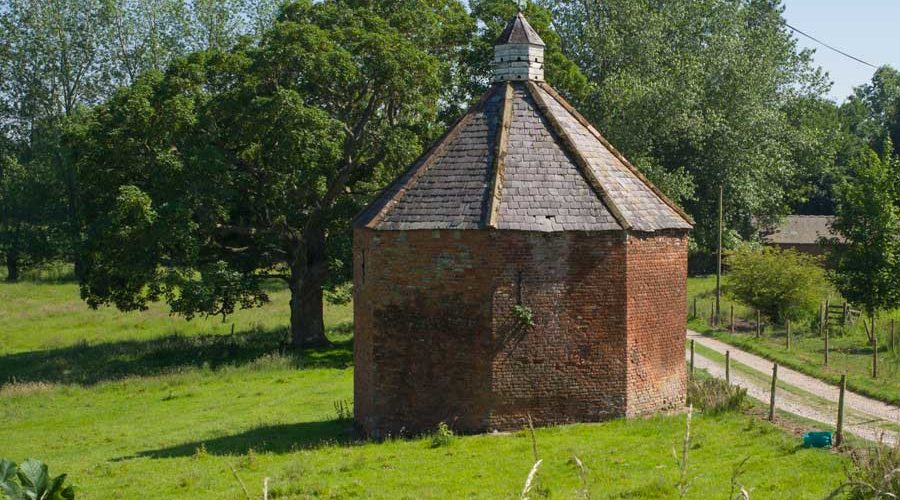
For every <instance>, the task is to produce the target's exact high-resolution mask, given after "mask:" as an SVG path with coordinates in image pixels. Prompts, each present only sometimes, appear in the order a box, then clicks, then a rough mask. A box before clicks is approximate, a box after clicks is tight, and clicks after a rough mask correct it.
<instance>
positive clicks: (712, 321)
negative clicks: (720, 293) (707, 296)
mask: <svg viewBox="0 0 900 500" xmlns="http://www.w3.org/2000/svg"><path fill="white" fill-rule="evenodd" d="M716 324H717V323H716V303H715V302H713V303H712V304H710V305H709V325H710V326H716Z"/></svg>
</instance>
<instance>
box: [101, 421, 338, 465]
mask: <svg viewBox="0 0 900 500" xmlns="http://www.w3.org/2000/svg"><path fill="white" fill-rule="evenodd" d="M353 440H354V432H353V423H352V422H351V421H348V420H338V419H335V420H324V421H319V422H299V423H295V424H280V425H267V426H262V427H257V428H254V429H250V430H248V431H245V432H242V433H240V434H235V435H232V436H223V437H219V438H213V439H207V440H205V441H194V442H190V443H183V444H179V445H176V446H170V447H167V448H160V449H157V450H147V451H140V452H138V453H136V454H135V455H133V456H129V457H122V458H120V459H118V460H128V459H131V458H139V457H149V458H177V457H189V456H194V455H196V454H198V450H203V451H201V452H200V453H204V452H205V453H208V454H210V455H243V454H246V453H248V452H249V451H250V450H251V449H253V451H255V452H259V453H266V452H271V453H276V454H278V453H288V452H291V451H296V450H303V449H314V448H320V447H324V446H331V445H335V444H345V443H350V442H352V441H353Z"/></svg>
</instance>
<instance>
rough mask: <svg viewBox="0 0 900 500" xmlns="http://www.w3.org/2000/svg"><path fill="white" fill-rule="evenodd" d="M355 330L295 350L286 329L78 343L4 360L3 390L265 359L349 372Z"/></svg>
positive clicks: (0, 364)
mask: <svg viewBox="0 0 900 500" xmlns="http://www.w3.org/2000/svg"><path fill="white" fill-rule="evenodd" d="M352 331H353V326H352V324H350V323H344V324H341V325H339V326H338V327H336V328H333V329H331V330H330V331H329V337H331V338H332V340H333V345H332V346H331V347H326V348H321V349H308V350H304V351H295V350H293V349H292V348H291V347H290V345H289V343H288V337H287V332H286V330H285V329H283V328H279V329H273V330H251V331H246V332H240V333H235V334H234V335H197V336H183V335H170V336H167V337H160V338H156V339H151V340H141V341H120V342H109V343H101V344H94V345H90V344H86V343H82V344H76V345H73V346H69V347H63V348H59V349H50V350H45V351H32V352H25V353H17V354H10V355H7V356H0V386H3V385H4V384H7V383H13V382H46V383H59V384H82V385H92V384H96V383H98V382H104V381H109V380H118V379H122V378H126V377H134V376H152V375H159V374H164V373H171V372H175V371H179V370H183V369H189V368H209V369H213V370H215V369H217V368H221V367H224V366H241V365H245V364H249V363H252V362H254V361H255V360H257V359H259V358H262V357H264V356H272V355H280V356H284V357H287V358H289V361H290V363H291V364H292V365H293V366H295V367H297V368H310V367H322V368H346V367H348V366H350V365H351V364H352V362H353V340H352V337H351V335H352Z"/></svg>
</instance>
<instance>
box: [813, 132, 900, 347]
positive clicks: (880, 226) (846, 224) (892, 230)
mask: <svg viewBox="0 0 900 500" xmlns="http://www.w3.org/2000/svg"><path fill="white" fill-rule="evenodd" d="M892 149H893V147H892V145H891V144H890V142H889V141H888V142H887V143H886V144H885V146H884V151H888V153H885V154H884V155H882V156H881V157H879V156H878V155H877V154H876V153H875V152H874V151H868V152H866V153H863V154H860V155H859V156H858V157H856V158H855V159H854V160H853V162H852V163H851V172H852V175H850V176H848V177H847V178H846V179H844V180H843V181H842V183H841V184H840V185H839V186H838V189H837V212H836V217H835V220H834V222H833V224H832V229H833V231H834V233H835V234H836V236H837V237H836V238H834V239H832V240H830V241H828V243H829V245H830V247H831V252H830V257H829V261H830V266H831V268H832V269H833V272H832V275H831V279H832V281H833V282H834V284H835V286H836V287H837V289H838V290H839V291H840V292H841V295H843V296H844V297H845V298H846V299H847V300H848V301H849V302H850V303H852V304H856V305H857V306H859V307H860V308H861V309H863V310H864V311H865V312H866V313H867V314H869V316H870V317H871V318H872V321H873V322H874V319H875V314H876V313H877V312H878V311H879V310H882V309H886V308H892V307H894V306H896V304H897V302H898V300H900V208H898V206H900V180H898V179H900V161H898V160H897V158H896V157H893V156H892V155H891V153H889V151H891V150H892ZM872 335H874V331H871V332H870V339H871V338H872Z"/></svg>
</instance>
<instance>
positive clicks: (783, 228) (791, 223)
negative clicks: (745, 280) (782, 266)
mask: <svg viewBox="0 0 900 500" xmlns="http://www.w3.org/2000/svg"><path fill="white" fill-rule="evenodd" d="M832 222H834V216H833V215H789V216H787V217H786V218H785V219H784V220H783V221H782V222H781V224H778V225H775V226H771V227H767V228H761V229H760V239H761V240H762V242H763V243H764V244H766V245H769V246H773V247H778V248H781V249H788V248H790V249H793V250H797V251H798V252H804V253H808V254H812V255H823V254H824V253H825V251H826V248H825V246H824V245H822V244H821V242H820V241H821V239H822V238H834V237H836V235H835V234H834V232H832V230H831V223H832Z"/></svg>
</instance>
